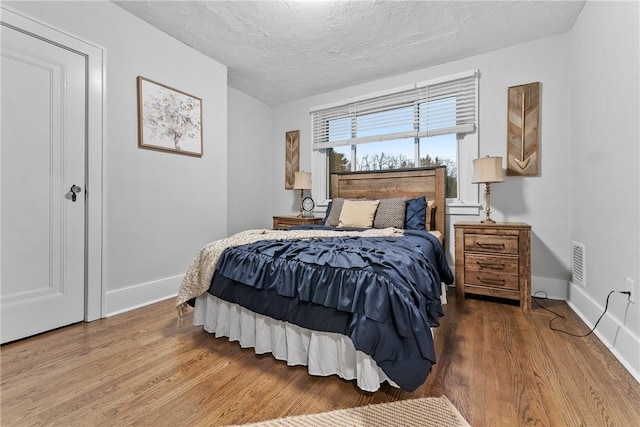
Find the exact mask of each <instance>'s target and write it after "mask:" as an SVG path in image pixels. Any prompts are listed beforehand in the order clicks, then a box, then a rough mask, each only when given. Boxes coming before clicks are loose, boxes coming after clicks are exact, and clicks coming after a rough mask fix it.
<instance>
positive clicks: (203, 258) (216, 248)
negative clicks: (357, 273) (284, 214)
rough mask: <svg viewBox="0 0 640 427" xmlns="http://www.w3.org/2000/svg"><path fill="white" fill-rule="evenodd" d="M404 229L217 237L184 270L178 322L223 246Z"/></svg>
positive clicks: (373, 234) (255, 232)
mask: <svg viewBox="0 0 640 427" xmlns="http://www.w3.org/2000/svg"><path fill="white" fill-rule="evenodd" d="M403 234H404V232H403V230H401V229H398V228H380V229H368V230H364V231H335V230H289V231H283V230H260V229H258V230H247V231H243V232H241V233H238V234H234V235H233V236H230V237H227V238H224V239H220V240H216V241H215V242H211V243H209V244H208V245H206V246H205V247H204V248H202V250H201V251H200V253H199V254H198V255H197V256H196V257H195V259H194V260H193V262H192V263H191V265H190V266H189V269H188V270H187V273H186V274H185V276H184V278H183V279H182V284H181V285H180V291H179V292H178V298H177V300H176V307H177V309H178V316H179V319H178V322H179V323H180V321H181V320H182V318H183V316H184V314H185V313H186V312H187V310H188V304H187V301H189V300H190V299H192V298H195V297H198V296H200V295H202V294H204V293H205V292H207V290H208V289H209V286H210V285H211V279H212V278H213V273H214V271H215V269H216V265H217V264H218V259H219V258H220V255H222V252H224V250H225V249H227V248H231V247H235V246H242V245H247V244H249V243H255V242H258V241H260V240H285V239H286V240H291V239H312V238H323V237H339V236H359V237H393V236H402V235H403Z"/></svg>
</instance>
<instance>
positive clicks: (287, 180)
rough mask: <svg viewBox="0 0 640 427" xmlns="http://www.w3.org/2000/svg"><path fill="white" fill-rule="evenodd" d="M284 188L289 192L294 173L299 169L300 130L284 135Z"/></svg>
mask: <svg viewBox="0 0 640 427" xmlns="http://www.w3.org/2000/svg"><path fill="white" fill-rule="evenodd" d="M284 153H285V158H284V188H285V189H286V190H291V189H292V188H293V182H294V177H295V173H296V172H297V171H298V170H299V169H300V130H290V131H288V132H287V133H285V148H284Z"/></svg>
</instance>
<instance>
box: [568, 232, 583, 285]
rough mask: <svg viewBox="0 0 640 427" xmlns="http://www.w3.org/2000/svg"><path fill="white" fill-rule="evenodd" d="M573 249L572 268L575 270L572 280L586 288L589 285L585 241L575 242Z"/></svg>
mask: <svg viewBox="0 0 640 427" xmlns="http://www.w3.org/2000/svg"><path fill="white" fill-rule="evenodd" d="M571 251H572V256H571V270H572V272H573V277H572V278H571V282H572V283H574V284H576V285H580V286H582V287H583V288H584V287H585V286H587V281H586V273H587V262H586V259H585V249H584V243H578V242H573V245H572V250H571Z"/></svg>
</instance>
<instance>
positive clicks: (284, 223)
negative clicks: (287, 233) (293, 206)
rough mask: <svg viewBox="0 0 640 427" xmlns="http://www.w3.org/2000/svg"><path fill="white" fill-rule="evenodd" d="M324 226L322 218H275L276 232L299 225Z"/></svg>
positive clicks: (285, 216) (284, 216)
mask: <svg viewBox="0 0 640 427" xmlns="http://www.w3.org/2000/svg"><path fill="white" fill-rule="evenodd" d="M310 224H315V225H319V224H322V218H321V217H313V216H293V215H276V216H274V217H273V229H274V230H286V229H288V228H291V227H295V226H298V225H310Z"/></svg>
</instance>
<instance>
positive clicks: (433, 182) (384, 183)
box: [330, 166, 447, 242]
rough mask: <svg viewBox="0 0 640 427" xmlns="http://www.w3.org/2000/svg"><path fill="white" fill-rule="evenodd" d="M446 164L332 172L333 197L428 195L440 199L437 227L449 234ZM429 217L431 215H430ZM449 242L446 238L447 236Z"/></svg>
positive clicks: (437, 205) (368, 197) (438, 202)
mask: <svg viewBox="0 0 640 427" xmlns="http://www.w3.org/2000/svg"><path fill="white" fill-rule="evenodd" d="M445 180H446V168H445V167H444V166H438V167H435V168H421V169H397V170H384V171H375V172H369V171H366V172H341V173H333V174H331V193H330V194H331V197H332V198H333V197H342V198H345V199H358V198H366V199H388V198H393V197H406V198H408V199H412V198H415V197H419V196H426V198H427V200H435V202H436V221H435V222H436V230H438V231H439V232H440V233H442V236H443V238H444V237H445V231H446V230H447V227H446V225H447V224H446V218H447V216H446V210H447V204H446V195H445V188H446V186H445ZM427 221H429V218H427ZM444 241H445V242H446V239H445V240H444Z"/></svg>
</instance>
